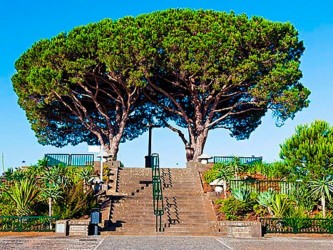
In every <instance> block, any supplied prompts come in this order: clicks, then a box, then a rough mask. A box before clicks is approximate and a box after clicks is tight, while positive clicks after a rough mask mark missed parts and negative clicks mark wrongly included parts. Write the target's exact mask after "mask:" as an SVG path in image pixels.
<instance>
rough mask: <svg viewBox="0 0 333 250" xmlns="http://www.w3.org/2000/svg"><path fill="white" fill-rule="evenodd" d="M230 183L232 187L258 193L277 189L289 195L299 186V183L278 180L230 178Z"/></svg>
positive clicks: (276, 190) (278, 191)
mask: <svg viewBox="0 0 333 250" xmlns="http://www.w3.org/2000/svg"><path fill="white" fill-rule="evenodd" d="M228 185H229V188H230V189H236V188H244V189H246V190H249V191H250V192H256V193H262V192H266V191H275V192H277V193H281V194H288V195H289V194H291V193H292V192H293V191H294V190H295V188H297V186H298V183H296V182H287V181H278V180H229V181H228Z"/></svg>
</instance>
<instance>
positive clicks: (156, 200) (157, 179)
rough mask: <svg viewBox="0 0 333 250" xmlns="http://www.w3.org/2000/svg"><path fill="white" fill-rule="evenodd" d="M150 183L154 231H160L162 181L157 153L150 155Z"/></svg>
mask: <svg viewBox="0 0 333 250" xmlns="http://www.w3.org/2000/svg"><path fill="white" fill-rule="evenodd" d="M150 160H151V168H152V183H153V208H154V215H155V217H156V223H155V225H156V232H162V231H163V227H162V215H163V214H164V204H163V192H162V181H161V173H160V164H159V155H158V154H156V153H154V154H152V155H151V158H150Z"/></svg>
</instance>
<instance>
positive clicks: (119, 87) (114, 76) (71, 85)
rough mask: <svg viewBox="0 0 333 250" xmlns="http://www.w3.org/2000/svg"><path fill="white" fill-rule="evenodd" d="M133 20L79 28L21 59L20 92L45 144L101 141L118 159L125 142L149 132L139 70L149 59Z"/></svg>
mask: <svg viewBox="0 0 333 250" xmlns="http://www.w3.org/2000/svg"><path fill="white" fill-rule="evenodd" d="M132 21H133V19H132V18H128V19H124V20H119V21H116V22H113V21H111V20H103V21H101V22H99V23H96V24H89V25H87V26H81V27H78V28H75V29H73V30H72V31H71V32H69V33H68V34H66V33H61V34H59V35H58V36H56V37H54V38H51V39H49V40H48V39H44V40H41V41H39V42H37V43H36V44H34V45H33V46H32V48H30V49H29V50H27V51H26V52H25V53H24V54H23V55H22V56H21V57H20V58H19V59H18V60H17V62H16V65H15V66H16V69H17V73H16V74H15V75H14V76H13V78H12V81H13V84H14V90H15V91H16V93H17V95H18V96H19V104H20V105H21V107H22V108H23V109H25V111H26V115H27V117H28V119H29V121H30V123H31V125H32V129H33V130H34V131H35V133H36V136H37V138H38V140H39V142H40V143H42V144H50V145H55V146H64V145H66V144H69V143H71V144H73V145H76V144H78V143H80V142H87V143H89V144H97V143H100V144H101V145H103V146H104V148H105V150H106V151H108V152H109V153H110V154H111V155H112V157H113V159H116V157H117V152H118V145H119V142H120V141H121V140H123V141H125V140H131V139H133V138H135V137H137V136H138V135H140V134H142V133H143V132H144V131H145V130H146V129H147V127H146V124H147V123H148V120H147V118H148V117H149V115H147V112H149V108H145V107H144V105H145V104H144V102H143V95H142V94H141V92H142V85H143V83H142V82H143V81H142V77H141V75H140V73H139V72H140V70H139V69H138V68H139V67H140V64H141V63H144V60H142V59H141V58H138V56H139V51H141V48H140V46H141V45H140V44H139V43H137V42H136V41H135V40H133V39H132V36H135V35H136V33H137V32H138V31H137V30H136V29H135V25H133V22H132ZM129 30H130V31H129ZM122 33H125V34H122ZM106 47H107V49H105V48H106ZM105 51H110V53H105Z"/></svg>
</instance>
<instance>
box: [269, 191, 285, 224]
mask: <svg viewBox="0 0 333 250" xmlns="http://www.w3.org/2000/svg"><path fill="white" fill-rule="evenodd" d="M289 208H290V200H289V198H288V196H287V195H285V194H275V195H274V198H273V199H272V203H271V206H270V209H271V211H272V213H273V215H274V217H277V218H281V217H283V216H284V215H286V214H287V212H288V211H289Z"/></svg>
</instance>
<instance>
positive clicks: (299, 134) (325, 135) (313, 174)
mask: <svg viewBox="0 0 333 250" xmlns="http://www.w3.org/2000/svg"><path fill="white" fill-rule="evenodd" d="M280 147H281V151H280V157H281V158H282V159H283V160H284V161H285V162H286V164H287V165H288V166H289V167H290V168H291V169H293V175H294V178H298V179H303V180H321V179H323V178H326V177H327V176H328V175H333V127H332V126H331V125H330V124H329V123H328V122H326V121H320V120H318V121H314V122H313V123H311V124H304V125H299V126H297V127H296V131H295V134H294V135H292V136H291V137H290V138H289V139H287V140H286V141H285V142H284V143H283V144H282V145H280Z"/></svg>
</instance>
